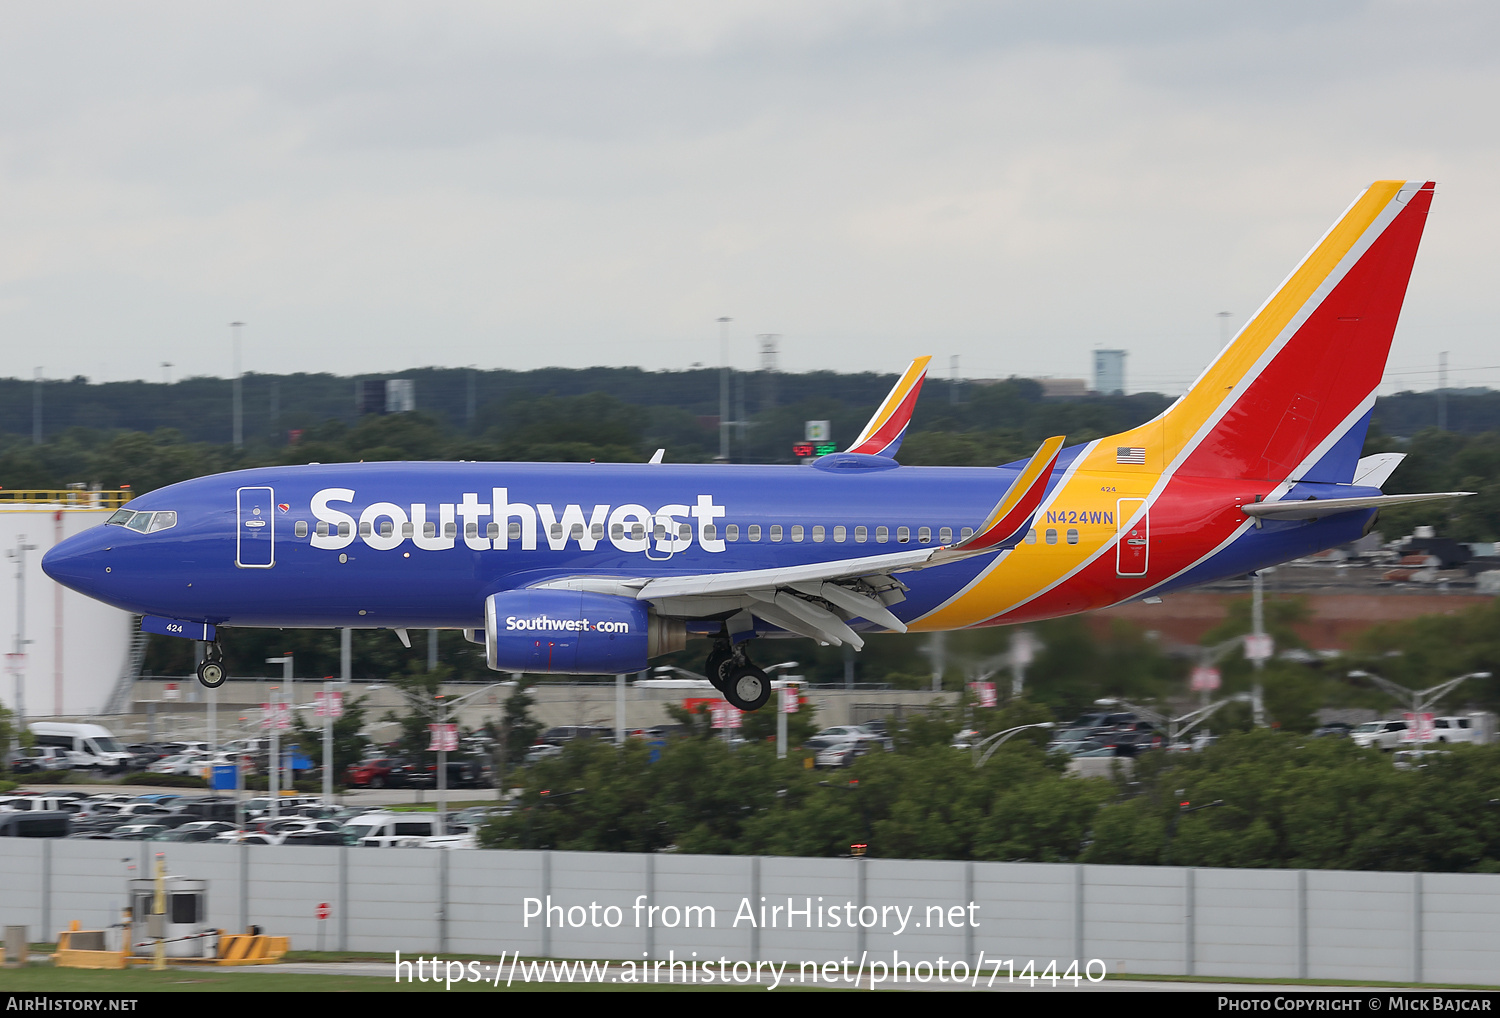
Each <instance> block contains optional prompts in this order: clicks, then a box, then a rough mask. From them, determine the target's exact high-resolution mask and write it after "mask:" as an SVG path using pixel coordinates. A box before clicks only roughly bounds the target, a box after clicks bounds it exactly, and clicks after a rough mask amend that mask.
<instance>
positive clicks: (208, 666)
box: [198, 642, 227, 689]
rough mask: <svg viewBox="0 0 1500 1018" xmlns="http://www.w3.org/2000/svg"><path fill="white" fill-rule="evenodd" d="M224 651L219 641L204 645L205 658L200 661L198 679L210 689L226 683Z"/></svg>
mask: <svg viewBox="0 0 1500 1018" xmlns="http://www.w3.org/2000/svg"><path fill="white" fill-rule="evenodd" d="M226 677H227V676H225V674H224V651H223V649H222V648H220V646H219V644H218V643H217V642H214V643H205V644H204V645H203V660H202V661H199V662H198V681H199V682H201V683H202V684H203V685H205V686H207V687H208V688H209V689H218V688H219V687H220V686H222V685H223V684H224V679H225V678H226Z"/></svg>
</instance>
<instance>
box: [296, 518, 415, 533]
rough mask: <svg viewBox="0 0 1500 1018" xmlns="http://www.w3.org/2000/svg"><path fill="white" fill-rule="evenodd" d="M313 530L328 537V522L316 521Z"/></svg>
mask: <svg viewBox="0 0 1500 1018" xmlns="http://www.w3.org/2000/svg"><path fill="white" fill-rule="evenodd" d="M430 525H431V524H429V526H430ZM315 529H316V531H317V534H318V536H319V537H327V536H328V521H327V520H319V521H318V525H317V527H316V528H315Z"/></svg>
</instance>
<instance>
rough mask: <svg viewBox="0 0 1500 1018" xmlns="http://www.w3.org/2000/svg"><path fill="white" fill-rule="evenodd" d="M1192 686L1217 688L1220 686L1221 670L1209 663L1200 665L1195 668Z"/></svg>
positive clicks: (1209, 688)
mask: <svg viewBox="0 0 1500 1018" xmlns="http://www.w3.org/2000/svg"><path fill="white" fill-rule="evenodd" d="M1191 688H1193V689H1195V690H1204V689H1207V690H1215V689H1218V688H1219V670H1218V669H1217V668H1213V667H1210V666H1208V665H1199V666H1198V667H1197V668H1194V669H1193V680H1192V683H1191Z"/></svg>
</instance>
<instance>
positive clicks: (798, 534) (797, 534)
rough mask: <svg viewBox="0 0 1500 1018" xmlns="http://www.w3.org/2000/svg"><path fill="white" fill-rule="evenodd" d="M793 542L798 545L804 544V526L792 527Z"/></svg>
mask: <svg viewBox="0 0 1500 1018" xmlns="http://www.w3.org/2000/svg"><path fill="white" fill-rule="evenodd" d="M792 540H793V541H796V542H797V543H798V544H801V543H802V524H800V523H799V524H796V525H795V526H793V527H792Z"/></svg>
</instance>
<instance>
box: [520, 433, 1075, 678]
mask: <svg viewBox="0 0 1500 1018" xmlns="http://www.w3.org/2000/svg"><path fill="white" fill-rule="evenodd" d="M1062 445H1063V438H1062V436H1057V437H1054V438H1049V439H1047V441H1045V442H1043V443H1042V445H1041V447H1040V448H1039V449H1037V451H1036V453H1035V454H1034V455H1033V456H1032V457H1031V459H1030V461H1028V462H1027V464H1026V466H1025V468H1024V469H1023V470H1022V471H1021V473H1020V474H1019V475H1018V476H1017V478H1016V480H1015V482H1014V483H1013V484H1012V485H1011V486H1010V489H1009V490H1007V491H1006V493H1005V496H1004V497H1003V498H1001V499H1000V501H999V502H998V503H997V504H996V505H995V508H994V509H992V510H991V511H990V514H989V516H988V517H987V518H986V519H985V521H984V524H983V526H981V527H980V528H979V529H978V530H977V531H976V532H975V533H973V534H971V535H970V536H969V537H967V538H965V539H964V540H962V541H959V542H958V543H956V544H951V545H940V546H938V547H936V548H914V549H911V550H909V551H897V552H891V553H889V554H885V555H866V556H862V557H860V558H848V559H835V560H833V561H831V562H811V563H807V564H805V565H799V566H782V567H777V568H772V569H747V570H739V571H736V572H726V573H699V574H696V575H689V576H662V577H631V578H617V577H602V576H572V577H564V578H559V579H556V580H549V581H546V582H543V583H539V584H537V585H536V586H538V587H553V588H558V587H560V588H565V589H572V590H590V591H595V592H597V593H607V594H616V595H619V596H624V597H633V598H636V599H637V600H642V601H650V602H651V603H652V604H653V605H654V606H655V607H656V609H657V611H658V612H660V613H661V614H663V615H670V616H674V617H679V618H707V617H711V616H718V615H725V614H729V615H730V616H731V617H730V631H731V634H732V633H734V632H736V631H748V630H749V629H750V628H751V627H753V625H754V619H755V618H757V617H758V618H760V619H762V620H764V621H766V622H769V623H771V624H772V625H775V626H780V627H781V628H783V629H786V630H788V631H789V632H793V633H797V634H798V635H801V636H807V637H811V638H812V639H815V640H818V641H820V642H822V643H829V644H833V645H835V646H837V645H839V644H842V643H851V644H853V645H854V647H855V648H856V649H858V648H861V647H863V646H864V640H863V639H861V638H860V636H859V634H857V633H855V632H854V631H853V630H852V629H850V628H849V625H848V621H847V620H849V619H852V618H865V619H869V620H870V621H871V622H875V623H878V624H879V625H882V626H885V627H886V628H887V629H893V630H895V631H897V632H901V633H904V632H906V624H905V623H903V622H902V621H901V620H900V619H899V618H897V617H896V616H895V615H894V614H893V613H892V612H891V611H890V608H889V606H890V605H892V604H897V603H899V602H900V601H902V600H904V598H905V594H904V590H905V588H904V586H903V585H902V584H901V583H900V581H898V580H896V579H895V578H894V574H898V573H903V572H908V571H910V570H914V569H927V568H930V567H932V566H938V565H944V564H945V563H949V562H959V561H962V560H964V559H967V558H972V557H974V556H975V555H984V554H988V553H993V552H998V551H1007V550H1009V549H1011V548H1014V547H1015V546H1016V545H1017V544H1019V543H1021V541H1023V540H1024V539H1025V537H1026V532H1027V530H1029V529H1030V527H1031V523H1032V520H1033V519H1034V518H1035V516H1036V511H1037V509H1038V508H1040V506H1041V504H1042V499H1043V498H1044V497H1045V495H1046V492H1047V482H1048V481H1049V480H1050V479H1051V477H1052V470H1053V467H1054V466H1055V465H1056V464H1057V456H1058V453H1060V452H1061V451H1062ZM736 620H738V621H736ZM736 626H738V627H739V629H738V630H736V628H735V627H736Z"/></svg>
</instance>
